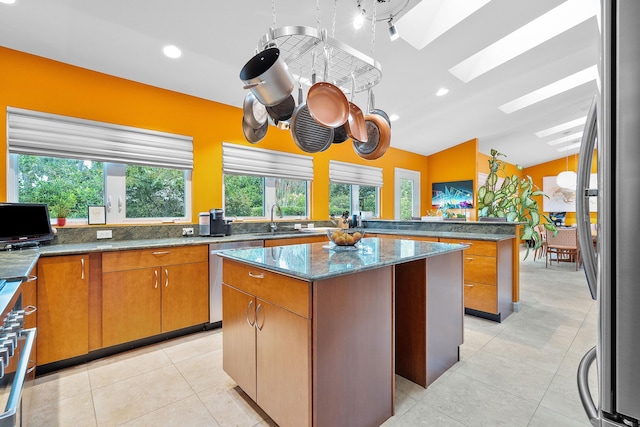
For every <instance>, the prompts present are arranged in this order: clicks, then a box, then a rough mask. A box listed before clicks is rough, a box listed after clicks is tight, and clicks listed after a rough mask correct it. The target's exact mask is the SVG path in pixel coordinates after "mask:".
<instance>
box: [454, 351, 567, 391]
mask: <svg viewBox="0 0 640 427" xmlns="http://www.w3.org/2000/svg"><path fill="white" fill-rule="evenodd" d="M456 372H457V373H459V374H462V375H466V376H468V377H471V378H473V379H475V380H478V381H481V382H483V383H485V384H487V385H490V386H493V387H495V388H497V389H499V390H501V391H503V392H507V393H510V394H513V395H515V396H518V397H521V398H523V399H526V400H529V401H531V402H534V403H537V402H540V400H541V399H542V397H543V396H544V394H545V392H546V391H547V388H548V387H549V384H551V380H552V379H553V376H554V372H553V371H546V370H544V369H540V368H537V367H533V366H529V365H527V364H525V363H523V362H521V361H515V360H512V359H508V358H506V357H501V356H498V355H496V354H491V353H488V352H478V353H476V354H475V355H474V356H473V357H472V358H471V359H469V360H468V361H466V362H461V363H460V367H459V368H458V369H457V370H456Z"/></svg>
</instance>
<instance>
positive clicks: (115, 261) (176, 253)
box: [102, 245, 209, 273]
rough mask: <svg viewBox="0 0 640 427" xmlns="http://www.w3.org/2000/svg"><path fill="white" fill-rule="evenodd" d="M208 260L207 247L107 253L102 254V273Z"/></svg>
mask: <svg viewBox="0 0 640 427" xmlns="http://www.w3.org/2000/svg"><path fill="white" fill-rule="evenodd" d="M208 259H209V247H208V246H207V245H199V246H180V247H170V248H154V249H139V250H138V249H136V250H131V251H121V252H105V253H103V254H102V271H103V272H104V273H107V272H110V271H124V270H137V269H141V268H148V267H160V266H164V265H172V264H189V263H194V262H206V261H208Z"/></svg>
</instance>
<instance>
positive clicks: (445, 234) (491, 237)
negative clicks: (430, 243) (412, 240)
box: [365, 228, 515, 242]
mask: <svg viewBox="0 0 640 427" xmlns="http://www.w3.org/2000/svg"><path fill="white" fill-rule="evenodd" d="M365 232H366V233H376V234H403V235H406V236H418V237H442V238H446V239H464V240H486V241H491V242H499V241H502V240H509V239H513V238H515V236H514V235H513V234H489V233H462V232H458V231H423V230H392V229H375V228H365Z"/></svg>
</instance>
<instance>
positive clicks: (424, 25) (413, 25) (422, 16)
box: [395, 0, 490, 50]
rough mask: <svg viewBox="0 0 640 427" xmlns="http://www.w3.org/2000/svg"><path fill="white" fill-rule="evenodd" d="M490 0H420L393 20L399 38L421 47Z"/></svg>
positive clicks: (419, 48) (417, 47)
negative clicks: (395, 20)
mask: <svg viewBox="0 0 640 427" xmlns="http://www.w3.org/2000/svg"><path fill="white" fill-rule="evenodd" d="M489 1H490V0H464V1H451V0H422V1H421V2H419V3H418V4H417V5H415V6H414V7H413V8H412V9H411V10H410V11H408V12H407V13H405V14H404V15H403V16H402V18H400V19H398V21H397V22H396V23H395V25H396V28H397V29H398V33H399V34H400V37H402V38H403V39H404V40H405V41H406V42H407V43H409V44H410V45H411V46H413V47H415V48H416V49H418V50H421V49H422V48H424V47H425V46H426V45H428V44H429V43H431V42H432V41H434V40H435V39H437V38H438V37H440V36H441V35H442V34H444V33H446V32H447V31H449V30H450V29H451V28H453V27H455V26H456V25H458V24H459V23H460V22H461V21H463V20H464V19H465V18H466V17H468V16H469V15H471V14H472V13H473V12H475V11H477V10H478V9H480V8H481V7H482V6H484V5H485V4H487V3H489Z"/></svg>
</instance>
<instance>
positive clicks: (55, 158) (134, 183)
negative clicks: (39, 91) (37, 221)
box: [7, 107, 193, 223]
mask: <svg viewBox="0 0 640 427" xmlns="http://www.w3.org/2000/svg"><path fill="white" fill-rule="evenodd" d="M7 113H8V114H7V134H8V144H7V145H8V150H9V174H8V175H9V176H8V199H9V200H12V201H20V202H38V203H47V204H48V205H49V208H50V211H51V216H52V217H55V216H58V215H60V214H61V213H64V214H66V216H67V217H68V218H71V220H72V222H73V220H76V221H75V222H77V223H83V222H84V223H86V218H87V213H88V209H87V208H88V206H90V205H106V206H107V223H122V222H142V221H145V222H148V221H150V220H152V221H159V220H167V219H170V220H184V221H189V220H191V169H192V167H193V143H192V140H191V138H189V137H184V136H181V135H173V134H167V133H162V132H155V131H148V130H145V129H138V128H131V127H126V126H118V125H111V124H108V123H101V122H95V121H90V120H83V119H76V118H73V117H65V116H58V115H53V114H47V113H40V112H36V111H29V110H22V109H17V108H12V107H8V108H7ZM65 211H66V212H65Z"/></svg>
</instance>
